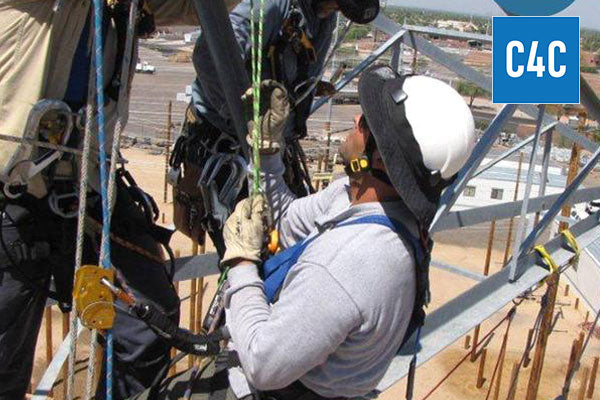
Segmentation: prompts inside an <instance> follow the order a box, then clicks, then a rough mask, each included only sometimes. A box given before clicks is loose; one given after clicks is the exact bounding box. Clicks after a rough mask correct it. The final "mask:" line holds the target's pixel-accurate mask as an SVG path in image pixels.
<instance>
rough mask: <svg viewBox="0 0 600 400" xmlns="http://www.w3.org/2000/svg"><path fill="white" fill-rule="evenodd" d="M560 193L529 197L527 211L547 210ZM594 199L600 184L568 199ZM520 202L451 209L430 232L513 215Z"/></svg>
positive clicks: (598, 191) (582, 200) (518, 208)
mask: <svg viewBox="0 0 600 400" xmlns="http://www.w3.org/2000/svg"><path fill="white" fill-rule="evenodd" d="M560 195H561V194H560V193H559V194H553V195H548V196H542V197H535V198H532V199H529V202H528V206H527V213H528V214H531V213H535V212H540V211H544V210H547V209H548V205H550V204H552V203H554V202H555V201H556V200H557V199H558V198H559V197H560ZM596 199H600V186H597V187H592V188H585V189H579V190H578V191H576V192H575V193H573V197H572V198H571V199H570V200H569V201H570V202H571V204H578V203H584V202H588V201H591V200H596ZM522 204H523V201H522V200H519V201H514V202H506V203H501V204H495V205H491V206H485V207H477V208H470V209H468V210H461V211H452V212H449V213H448V214H446V216H445V217H443V218H442V219H440V222H439V223H438V224H437V225H436V226H435V229H434V230H433V231H432V232H441V231H445V230H449V229H457V228H464V227H467V226H472V225H477V224H481V223H483V222H488V221H491V220H492V219H495V220H501V219H506V218H511V217H515V216H517V214H518V213H519V210H520V209H521V205H522Z"/></svg>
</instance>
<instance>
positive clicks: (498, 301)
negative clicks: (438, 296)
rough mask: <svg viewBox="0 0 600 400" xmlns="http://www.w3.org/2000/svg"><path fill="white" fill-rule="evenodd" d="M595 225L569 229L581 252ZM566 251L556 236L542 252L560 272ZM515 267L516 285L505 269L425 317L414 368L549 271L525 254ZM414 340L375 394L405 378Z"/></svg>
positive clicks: (599, 232) (593, 221) (599, 229)
mask: <svg viewBox="0 0 600 400" xmlns="http://www.w3.org/2000/svg"><path fill="white" fill-rule="evenodd" d="M598 224H599V223H598V215H597V214H595V215H592V216H590V217H589V218H586V219H585V220H583V221H580V222H579V223H577V224H575V225H574V226H573V227H572V228H571V232H572V233H573V235H574V236H575V237H576V238H577V241H578V243H579V246H580V247H581V248H584V247H586V246H587V245H589V244H590V243H591V242H593V241H594V240H596V239H597V238H598V237H599V236H600V226H599V225H598ZM567 248H568V247H567V246H566V244H565V242H564V238H563V237H562V236H557V237H555V238H554V239H552V240H551V241H549V242H548V243H546V249H547V250H548V252H549V253H550V254H551V256H552V258H553V259H554V261H555V262H556V263H557V264H558V265H559V266H560V267H561V269H563V270H564V269H565V268H566V267H567V266H568V263H569V261H570V260H571V259H572V258H573V256H574V253H573V252H572V251H570V250H567ZM519 264H520V268H521V269H522V271H523V273H522V274H521V276H519V278H518V279H517V280H516V281H514V282H509V281H508V276H509V273H510V271H509V269H508V268H504V269H501V270H500V271H499V272H497V273H495V274H494V275H492V276H490V277H489V278H486V279H485V280H484V281H482V282H480V283H478V284H476V285H475V286H473V287H472V288H470V289H469V290H467V291H465V292H464V293H462V294H461V295H459V296H457V297H456V298H454V299H452V300H450V301H449V302H447V303H446V304H444V305H443V306H441V307H440V308H438V309H437V310H435V311H433V312H432V313H431V314H429V315H428V316H427V318H426V319H425V325H424V326H423V328H422V330H421V340H420V348H419V349H418V353H417V365H422V364H424V363H425V362H427V361H428V360H430V359H431V358H432V357H434V356H435V355H436V354H438V353H439V352H441V351H442V350H444V349H445V348H446V347H448V346H449V345H451V344H452V343H454V342H455V341H456V340H458V339H460V338H461V337H462V336H464V335H465V334H466V333H468V332H469V331H470V330H471V329H473V328H474V327H475V326H477V325H479V324H481V323H482V322H483V321H485V320H486V319H488V318H489V317H491V316H492V315H493V314H494V313H496V312H498V311H500V310H502V309H503V308H504V307H505V306H506V305H507V304H508V303H510V301H511V300H513V299H515V298H517V297H518V296H520V295H521V294H523V293H524V292H526V291H527V290H529V289H531V288H532V287H534V286H535V285H537V284H538V283H539V282H541V281H542V280H544V278H546V277H547V276H548V275H549V271H548V270H547V269H546V268H545V267H544V266H542V263H541V260H540V259H539V258H538V256H537V254H535V253H529V254H528V255H527V256H526V257H524V258H523V259H522V260H520V261H519ZM434 295H435V293H434ZM414 339H415V337H414V335H413V337H412V338H411V339H410V340H409V341H408V342H407V343H406V345H405V346H404V347H403V350H402V351H401V352H399V353H398V355H396V357H395V358H394V359H393V361H392V363H391V365H390V367H389V368H388V370H387V372H386V373H385V375H384V377H383V379H382V380H381V382H380V383H379V384H378V386H377V392H382V391H384V390H386V389H388V388H389V387H390V386H392V385H393V384H395V383H396V382H398V381H399V380H400V379H402V378H404V377H405V376H406V374H407V373H408V368H409V364H410V360H411V358H412V349H413V344H414Z"/></svg>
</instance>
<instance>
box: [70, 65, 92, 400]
mask: <svg viewBox="0 0 600 400" xmlns="http://www.w3.org/2000/svg"><path fill="white" fill-rule="evenodd" d="M95 82H96V79H95V73H94V69H93V68H90V78H89V82H88V99H87V107H86V110H85V132H84V137H83V151H82V155H81V169H80V172H79V205H78V206H79V208H78V213H77V215H78V217H77V238H76V245H75V272H77V270H78V269H79V268H80V267H81V263H82V257H83V239H84V235H85V211H86V202H87V187H88V168H89V160H90V154H91V150H90V149H91V141H92V129H93V121H94V107H95V104H96V100H95V98H96V96H95V93H96V84H95ZM73 285H75V275H73ZM73 287H74V286H73ZM77 325H78V320H77V311H76V309H75V307H73V310H72V311H71V329H70V331H69V334H70V336H71V343H70V346H69V367H68V376H69V378H68V382H67V400H73V390H74V383H75V358H76V353H77V329H78V326H77Z"/></svg>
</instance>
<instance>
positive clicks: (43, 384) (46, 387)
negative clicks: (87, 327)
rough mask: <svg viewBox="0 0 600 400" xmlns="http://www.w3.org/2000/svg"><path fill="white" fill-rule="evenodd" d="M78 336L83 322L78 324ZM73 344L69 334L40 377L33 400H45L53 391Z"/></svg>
mask: <svg viewBox="0 0 600 400" xmlns="http://www.w3.org/2000/svg"><path fill="white" fill-rule="evenodd" d="M77 326H78V328H77V336H76V337H77V338H79V335H80V334H81V332H83V329H84V328H83V326H82V325H81V324H77ZM70 346H71V335H67V337H66V338H65V340H63V342H62V343H61V345H60V347H59V348H58V351H57V352H56V353H55V354H54V357H53V358H52V361H51V362H50V365H48V368H46V371H45V372H44V375H43V376H42V379H40V383H38V386H37V387H36V388H35V392H33V396H32V397H31V400H45V399H47V398H48V396H49V395H50V392H51V391H52V387H53V386H54V382H56V378H57V377H58V375H59V374H60V371H61V369H62V366H63V364H64V363H65V361H66V360H67V357H68V356H69V350H70Z"/></svg>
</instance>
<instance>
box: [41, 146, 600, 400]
mask: <svg viewBox="0 0 600 400" xmlns="http://www.w3.org/2000/svg"><path fill="white" fill-rule="evenodd" d="M124 156H125V157H126V158H127V159H128V160H129V164H128V165H129V170H130V172H131V173H132V174H133V176H134V177H135V179H136V180H137V181H138V183H139V184H140V186H142V187H143V188H144V189H145V190H147V191H148V192H149V193H150V194H151V195H152V196H154V198H155V199H156V200H157V202H159V206H160V209H161V212H162V213H164V218H165V223H164V224H165V225H169V223H170V221H171V211H172V204H171V203H168V204H165V203H164V202H163V201H162V200H163V187H164V186H163V182H164V159H165V157H164V156H153V155H149V154H147V153H146V152H145V151H144V150H140V149H134V148H131V149H127V150H125V151H124ZM170 199H171V194H170V193H169V195H168V201H169V202H170ZM161 220H162V217H161ZM488 231H489V228H488V226H487V225H486V224H482V225H478V226H474V227H472V228H469V229H466V230H456V231H451V232H441V233H439V234H436V237H435V239H436V245H435V249H434V254H433V259H435V260H439V261H443V262H446V263H449V264H453V265H458V266H462V267H464V268H466V269H468V270H471V271H474V272H479V273H481V272H482V271H483V263H484V258H485V246H486V243H487V237H488ZM507 231H508V222H506V221H504V222H501V223H498V229H497V235H496V237H495V240H494V249H493V253H492V263H491V273H493V272H495V271H497V270H498V269H499V268H500V267H501V264H502V259H503V255H504V246H505V243H506V234H507ZM172 247H173V249H174V250H178V251H179V252H180V254H181V255H182V256H185V255H190V254H191V250H192V246H191V242H190V240H189V239H187V238H186V237H184V236H183V235H181V234H179V233H176V234H175V236H174V238H173V241H172ZM211 250H212V246H211V245H210V244H209V245H208V246H207V251H211ZM431 283H432V295H433V303H432V305H431V306H430V310H433V309H435V308H436V307H439V306H440V305H442V304H444V303H445V302H447V301H448V300H450V299H452V298H453V297H455V296H456V295H458V294H459V293H461V292H463V291H464V290H466V289H468V288H469V287H471V286H472V285H473V284H474V281H471V280H469V279H467V278H463V277H460V276H458V275H453V274H450V273H448V272H445V271H442V270H439V269H435V268H432V270H431ZM204 285H205V291H204V295H203V311H204V310H206V306H207V303H208V302H209V301H210V299H211V298H212V296H213V294H214V289H215V286H216V281H215V277H210V278H208V279H205V281H204ZM543 290H544V289H539V290H537V291H536V292H535V293H534V296H532V298H531V299H528V300H525V301H524V302H523V303H522V304H521V305H520V306H519V307H518V312H517V314H516V316H515V318H514V321H513V323H512V326H511V329H510V331H509V337H508V345H507V353H506V360H505V362H504V366H503V368H502V383H501V390H500V397H499V398H502V399H504V398H506V396H507V393H508V386H509V378H510V375H511V370H512V368H513V364H514V363H515V362H517V361H518V360H519V359H520V358H521V356H522V354H523V349H524V348H525V341H526V338H527V332H528V330H529V329H530V328H532V326H533V323H534V320H535V317H536V315H537V313H538V311H539V308H540V304H539V300H540V297H541V295H542V294H543ZM571 292H572V291H571ZM179 294H180V297H181V299H182V304H181V316H182V318H181V325H182V326H186V327H187V326H189V321H190V319H189V315H190V313H189V308H190V301H189V294H190V282H189V281H188V282H182V283H180V285H179ZM574 303H575V296H574V295H573V294H572V293H570V294H569V295H565V283H564V282H561V287H560V289H559V296H558V299H557V306H556V314H557V322H556V325H555V328H554V331H553V333H552V335H550V338H549V342H548V350H547V356H546V361H545V364H544V369H543V375H542V381H541V385H540V391H539V395H538V398H539V399H553V398H555V397H556V396H557V395H558V394H559V393H560V390H561V387H562V384H563V381H564V379H565V374H566V368H567V363H568V359H569V354H570V350H571V344H572V342H573V340H574V339H575V338H577V337H578V336H579V334H580V332H582V328H581V324H582V322H583V321H584V319H585V315H586V310H585V309H584V306H583V304H581V305H580V307H579V309H578V310H576V309H575V308H574ZM508 309H509V307H507V308H506V309H505V310H502V311H500V312H498V313H496V314H495V315H494V316H493V317H492V318H490V319H489V320H488V321H486V322H484V323H483V324H482V327H481V335H480V337H482V336H483V335H484V334H486V333H487V332H488V330H489V329H490V328H491V327H492V326H494V325H495V324H496V323H497V322H498V321H499V320H500V319H502V318H503V317H504V316H505V314H506V312H507V311H508ZM591 319H592V317H590V320H591ZM61 327H62V323H61V315H60V312H59V311H58V309H57V308H56V307H53V308H52V336H53V342H52V348H53V352H56V351H57V350H58V346H59V345H60V342H61V340H60V338H61V337H62V330H61ZM504 332H505V325H502V326H501V327H500V328H499V329H498V330H497V331H496V333H495V334H494V336H493V337H492V340H491V341H490V342H489V344H488V345H487V361H486V365H485V373H484V377H485V379H486V380H485V382H484V385H483V387H482V388H481V389H477V388H476V377H477V368H478V366H479V359H478V360H477V361H476V362H474V363H471V362H469V361H467V362H465V363H464V364H462V365H461V366H460V367H459V368H458V369H457V370H456V372H454V373H453V374H452V375H451V376H450V378H449V379H448V380H447V381H446V382H445V383H444V384H443V385H441V386H440V387H439V389H437V391H435V392H434V393H433V394H432V395H431V397H430V398H431V399H440V400H442V399H459V398H465V399H484V398H485V397H486V394H487V390H488V389H489V385H490V379H491V376H492V372H493V369H494V366H495V364H496V361H497V359H498V354H499V348H500V344H501V342H502V336H503V335H504ZM471 336H472V335H471ZM46 337H47V336H46V333H45V322H43V323H42V328H41V329H40V335H39V340H38V346H37V353H36V367H35V371H34V375H33V380H32V386H33V387H34V388H35V387H36V385H37V383H38V382H39V379H40V378H41V376H42V374H43V372H44V370H45V368H46V366H47V359H46ZM88 341H89V339H88V335H87V334H85V333H84V334H83V335H82V337H81V338H80V340H79V343H80V345H79V352H78V354H77V356H78V364H77V368H76V371H77V374H76V382H77V393H79V394H80V393H82V390H83V387H84V381H85V365H86V359H87V343H88ZM599 350H600V343H599V342H598V339H592V340H591V342H590V345H589V346H588V349H587V351H586V353H585V355H584V357H583V363H582V364H583V366H585V367H590V368H591V365H592V361H593V357H596V356H598V355H599ZM468 351H469V350H466V349H465V348H464V339H461V340H459V341H457V342H456V343H454V344H453V345H451V346H449V347H448V348H447V349H446V350H444V351H443V352H441V353H440V354H438V355H437V356H436V357H434V358H433V359H432V360H430V361H429V362H427V363H426V364H425V365H424V366H422V367H420V368H419V369H418V370H417V374H416V388H415V399H422V398H423V396H425V394H426V393H427V392H429V390H430V389H431V388H433V387H434V386H435V384H436V383H437V382H438V381H439V380H440V379H442V377H443V376H444V375H446V374H447V373H448V372H449V371H450V370H451V369H452V368H453V366H454V365H455V364H456V363H457V362H458V360H460V359H461V358H462V357H463V356H464V355H465V354H466V352H468ZM531 356H533V352H532V354H531ZM187 365H188V360H187V359H184V360H183V361H181V362H180V363H179V364H178V370H179V371H181V370H182V369H184V368H186V367H187ZM530 369H531V366H529V367H528V368H524V369H522V370H521V373H520V375H519V378H518V384H517V392H516V398H517V399H521V398H524V394H525V390H526V387H527V382H528V377H529V373H530V372H529V371H530ZM580 377H581V370H580V372H579V373H578V374H577V376H576V378H575V379H574V381H573V384H572V386H571V387H572V390H571V397H570V398H572V399H575V398H577V397H576V396H577V393H578V390H579V387H580ZM404 390H405V382H404V380H403V381H400V382H398V383H397V384H396V385H394V386H393V387H392V388H390V389H389V390H387V391H386V392H384V393H382V394H381V395H380V396H379V398H381V399H385V400H391V399H398V398H402V396H404ZM598 390H600V388H599V389H598ZM598 396H599V395H598V394H597V393H596V395H595V398H598ZM54 398H57V399H60V398H63V385H62V381H61V380H59V381H58V382H57V385H56V386H55V389H54Z"/></svg>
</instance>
